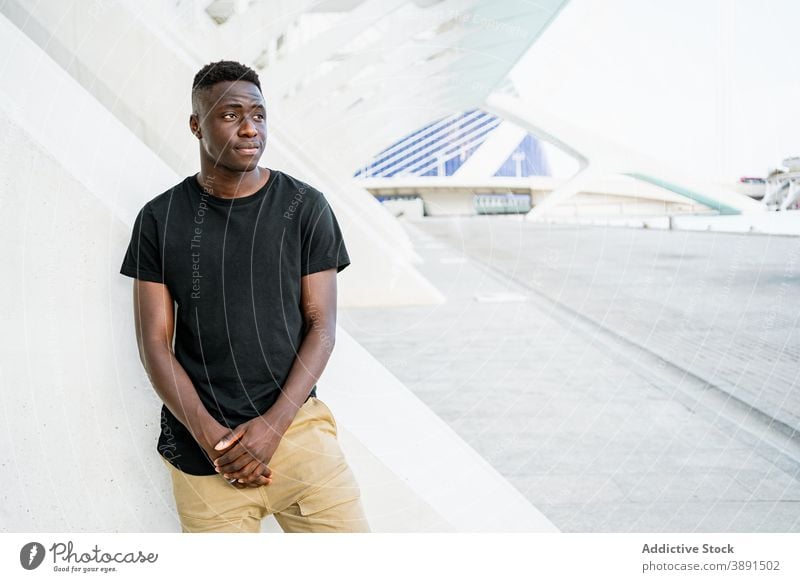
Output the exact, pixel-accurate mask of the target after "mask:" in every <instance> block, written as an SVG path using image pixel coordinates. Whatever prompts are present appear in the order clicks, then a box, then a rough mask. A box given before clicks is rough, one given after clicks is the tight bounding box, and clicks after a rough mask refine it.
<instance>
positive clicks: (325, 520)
mask: <svg viewBox="0 0 800 582" xmlns="http://www.w3.org/2000/svg"><path fill="white" fill-rule="evenodd" d="M162 460H163V457H162ZM164 464H165V465H166V466H167V468H168V469H169V472H170V475H171V477H172V489H173V493H174V495H175V505H176V507H177V510H178V516H179V518H180V521H181V529H182V531H183V532H193V533H194V532H258V531H260V529H261V520H262V519H263V518H264V517H266V516H267V515H271V514H272V515H274V516H275V519H276V520H277V522H278V524H279V525H280V526H281V528H282V529H283V531H285V532H368V531H369V526H368V524H367V520H366V517H365V515H364V510H363V508H362V505H361V494H360V490H359V488H358V484H357V483H356V480H355V477H354V476H353V473H352V471H351V470H350V468H349V467H348V465H347V461H346V459H345V457H344V454H343V453H342V450H341V448H340V447H339V442H338V440H337V430H336V421H335V420H334V418H333V414H331V411H330V409H329V408H328V407H327V406H326V405H325V403H323V402H322V401H321V400H319V399H317V398H313V397H312V398H309V399H308V400H307V401H306V402H305V404H303V406H302V407H301V408H300V410H298V412H297V415H296V416H295V418H294V421H293V422H292V424H291V425H290V426H289V429H288V430H287V431H286V434H285V435H284V436H283V439H282V440H281V442H280V444H279V445H278V448H277V450H276V451H275V454H274V455H273V457H272V460H271V461H270V463H269V467H270V469H272V483H271V484H269V485H264V486H262V487H256V488H246V489H237V488H236V487H234V486H232V485H230V484H229V483H228V482H227V481H226V480H225V479H224V478H223V477H222V476H221V475H200V476H198V475H189V474H187V473H184V472H182V471H179V470H178V469H176V468H175V467H174V466H173V465H172V464H170V463H169V462H167V461H166V460H164Z"/></svg>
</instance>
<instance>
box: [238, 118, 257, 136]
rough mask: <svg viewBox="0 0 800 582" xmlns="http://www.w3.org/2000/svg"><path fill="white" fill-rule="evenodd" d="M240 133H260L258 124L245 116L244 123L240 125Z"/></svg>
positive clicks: (252, 134)
mask: <svg viewBox="0 0 800 582" xmlns="http://www.w3.org/2000/svg"><path fill="white" fill-rule="evenodd" d="M239 135H249V136H255V135H258V131H257V130H256V126H255V124H254V123H253V122H252V120H251V119H250V118H249V117H245V118H244V120H243V121H242V124H241V125H240V126H239Z"/></svg>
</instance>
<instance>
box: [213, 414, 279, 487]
mask: <svg viewBox="0 0 800 582" xmlns="http://www.w3.org/2000/svg"><path fill="white" fill-rule="evenodd" d="M282 436H283V434H282V432H280V431H279V430H277V429H276V428H274V427H273V426H272V424H271V423H270V422H269V420H268V419H267V418H265V417H264V416H257V417H256V418H254V419H252V420H248V421H247V422H245V423H242V424H240V425H239V426H237V427H236V428H235V429H233V430H230V431H227V434H225V435H224V436H223V437H222V438H220V439H219V440H218V441H217V442H216V444H215V445H214V446H213V449H212V451H209V452H210V453H211V458H212V459H213V460H214V467H215V469H216V471H217V473H219V474H220V475H222V476H223V477H224V478H225V479H227V480H228V481H229V482H231V485H233V486H234V487H237V488H239V489H245V488H248V487H261V486H263V485H269V484H270V483H271V482H272V470H271V469H270V468H269V466H268V465H267V464H268V463H269V462H270V460H271V459H272V455H274V454H275V450H276V449H277V448H278V444H280V441H281V437H282ZM232 479H235V481H231V480H232Z"/></svg>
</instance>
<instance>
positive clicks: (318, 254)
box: [300, 196, 350, 276]
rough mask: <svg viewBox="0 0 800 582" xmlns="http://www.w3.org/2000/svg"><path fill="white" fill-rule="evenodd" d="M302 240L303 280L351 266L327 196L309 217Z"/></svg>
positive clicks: (321, 199) (322, 198) (316, 205)
mask: <svg viewBox="0 0 800 582" xmlns="http://www.w3.org/2000/svg"><path fill="white" fill-rule="evenodd" d="M302 240H303V242H302V257H301V261H300V263H301V272H302V274H303V276H306V275H311V274H312V273H318V272H320V271H326V270H328V269H334V268H335V269H336V271H337V272H340V271H341V270H342V269H344V268H345V267H347V265H349V264H350V256H349V255H348V254H347V248H346V247H345V244H344V238H343V237H342V231H341V229H340V228H339V223H338V222H337V220H336V216H334V214H333V210H331V207H330V206H329V205H328V201H327V200H325V198H324V196H320V198H319V201H318V203H317V204H315V205H314V209H313V211H312V212H311V213H309V216H308V220H307V222H306V223H305V225H304V232H303V234H302Z"/></svg>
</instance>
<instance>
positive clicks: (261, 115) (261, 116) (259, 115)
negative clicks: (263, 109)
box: [253, 113, 264, 119]
mask: <svg viewBox="0 0 800 582" xmlns="http://www.w3.org/2000/svg"><path fill="white" fill-rule="evenodd" d="M253 117H257V118H258V119H264V115H263V114H261V113H256V114H255V115H254V116H253Z"/></svg>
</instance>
